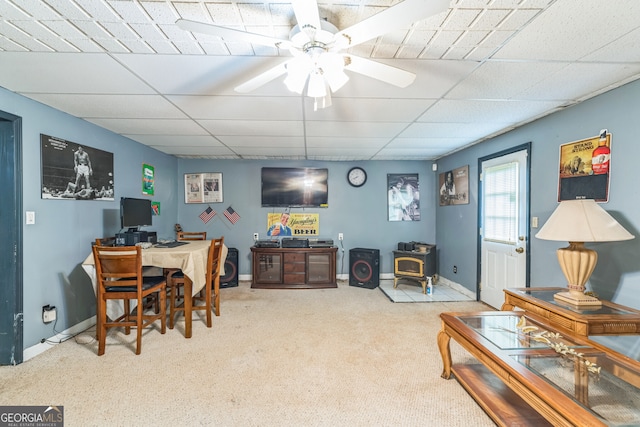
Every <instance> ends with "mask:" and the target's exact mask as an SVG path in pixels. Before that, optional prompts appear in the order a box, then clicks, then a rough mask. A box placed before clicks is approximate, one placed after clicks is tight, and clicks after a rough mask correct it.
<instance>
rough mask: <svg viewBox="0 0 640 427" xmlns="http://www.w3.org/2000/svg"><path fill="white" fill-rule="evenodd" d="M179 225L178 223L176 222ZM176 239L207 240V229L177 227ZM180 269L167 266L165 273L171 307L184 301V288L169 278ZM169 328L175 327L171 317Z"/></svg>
mask: <svg viewBox="0 0 640 427" xmlns="http://www.w3.org/2000/svg"><path fill="white" fill-rule="evenodd" d="M176 225H177V224H176ZM176 240H178V241H192V240H207V232H206V231H182V227H180V229H177V228H176ZM179 271H180V269H179V268H165V269H164V275H165V277H167V296H168V297H169V307H174V306H176V305H178V304H179V302H180V301H182V299H183V298H182V297H183V295H182V294H181V293H180V291H181V290H182V289H180V288H176V287H174V286H173V282H172V281H170V280H169V276H170V275H173V274H176V273H178V272H179ZM169 329H173V324H172V323H171V319H169Z"/></svg>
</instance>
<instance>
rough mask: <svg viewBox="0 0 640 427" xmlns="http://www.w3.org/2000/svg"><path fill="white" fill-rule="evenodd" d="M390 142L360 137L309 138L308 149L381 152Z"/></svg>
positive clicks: (382, 139) (387, 139) (383, 139)
mask: <svg viewBox="0 0 640 427" xmlns="http://www.w3.org/2000/svg"><path fill="white" fill-rule="evenodd" d="M388 142H389V138H367V137H360V136H353V137H348V136H346V137H340V138H336V137H326V136H323V137H317V136H310V137H307V147H308V148H311V147H314V148H337V149H341V148H345V147H349V148H352V149H362V150H379V149H380V148H382V147H384V145H385V144H387V143H388Z"/></svg>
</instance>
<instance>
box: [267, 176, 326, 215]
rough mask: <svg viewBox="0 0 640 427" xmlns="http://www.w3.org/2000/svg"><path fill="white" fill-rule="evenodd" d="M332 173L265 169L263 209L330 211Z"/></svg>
mask: <svg viewBox="0 0 640 427" xmlns="http://www.w3.org/2000/svg"><path fill="white" fill-rule="evenodd" d="M328 180H329V170H328V169H324V168H262V206H263V207H320V208H326V207H328V202H329V198H328V197H329V186H328Z"/></svg>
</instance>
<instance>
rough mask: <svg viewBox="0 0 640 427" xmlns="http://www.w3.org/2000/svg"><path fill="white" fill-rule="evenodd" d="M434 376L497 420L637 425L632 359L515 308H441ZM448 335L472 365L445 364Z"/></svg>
mask: <svg viewBox="0 0 640 427" xmlns="http://www.w3.org/2000/svg"><path fill="white" fill-rule="evenodd" d="M440 317H441V320H442V329H441V331H440V332H439V334H438V346H439V349H440V353H441V356H442V361H443V365H444V369H443V373H442V377H443V378H445V379H449V378H450V377H451V376H452V375H453V376H455V378H456V379H457V380H458V382H460V384H461V385H462V386H463V387H464V388H465V389H467V391H468V392H469V394H470V395H471V396H472V397H473V398H474V399H475V400H476V401H477V402H478V404H480V406H481V407H482V408H483V409H484V410H485V411H486V412H487V414H488V415H489V416H491V417H492V418H493V419H494V421H496V422H497V423H498V424H499V425H514V423H516V424H517V425H554V426H563V425H566V426H571V425H574V426H575V425H580V426H586V425H589V426H598V425H602V426H604V425H619V426H623V425H640V405H638V403H637V402H640V362H638V361H637V360H632V359H630V358H627V357H625V356H623V355H621V354H619V353H618V352H616V351H609V350H608V349H607V348H606V347H605V346H602V345H598V344H595V343H594V342H592V341H590V340H589V339H587V338H586V337H583V336H580V335H577V334H573V333H571V332H568V331H561V330H559V329H556V328H554V327H553V326H551V325H550V324H549V323H547V322H546V320H545V319H544V318H542V317H540V316H536V315H535V314H530V313H523V312H509V311H500V312H479V313H442V314H441V315H440ZM451 338H453V339H454V340H455V341H456V342H457V343H458V344H460V345H461V346H462V347H463V348H464V349H465V350H466V351H468V352H469V353H470V354H471V355H472V356H474V357H475V359H477V361H478V362H480V363H477V362H476V363H465V364H453V363H452V360H451V352H450V349H449V342H450V339H451Z"/></svg>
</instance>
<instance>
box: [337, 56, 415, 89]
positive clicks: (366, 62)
mask: <svg viewBox="0 0 640 427" xmlns="http://www.w3.org/2000/svg"><path fill="white" fill-rule="evenodd" d="M347 58H348V59H349V60H350V61H346V62H349V63H348V64H347V65H346V66H345V69H347V70H349V71H353V72H355V73H359V74H362V75H365V76H368V77H372V78H374V79H377V80H380V81H383V82H385V83H389V84H392V85H394V86H398V87H407V86H409V85H410V84H411V83H413V81H414V80H415V79H416V75H415V74H413V73H411V72H409V71H405V70H401V69H400V68H396V67H392V66H390V65H386V64H382V63H380V62H376V61H372V60H370V59H365V58H361V57H359V56H353V55H349V56H347Z"/></svg>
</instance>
